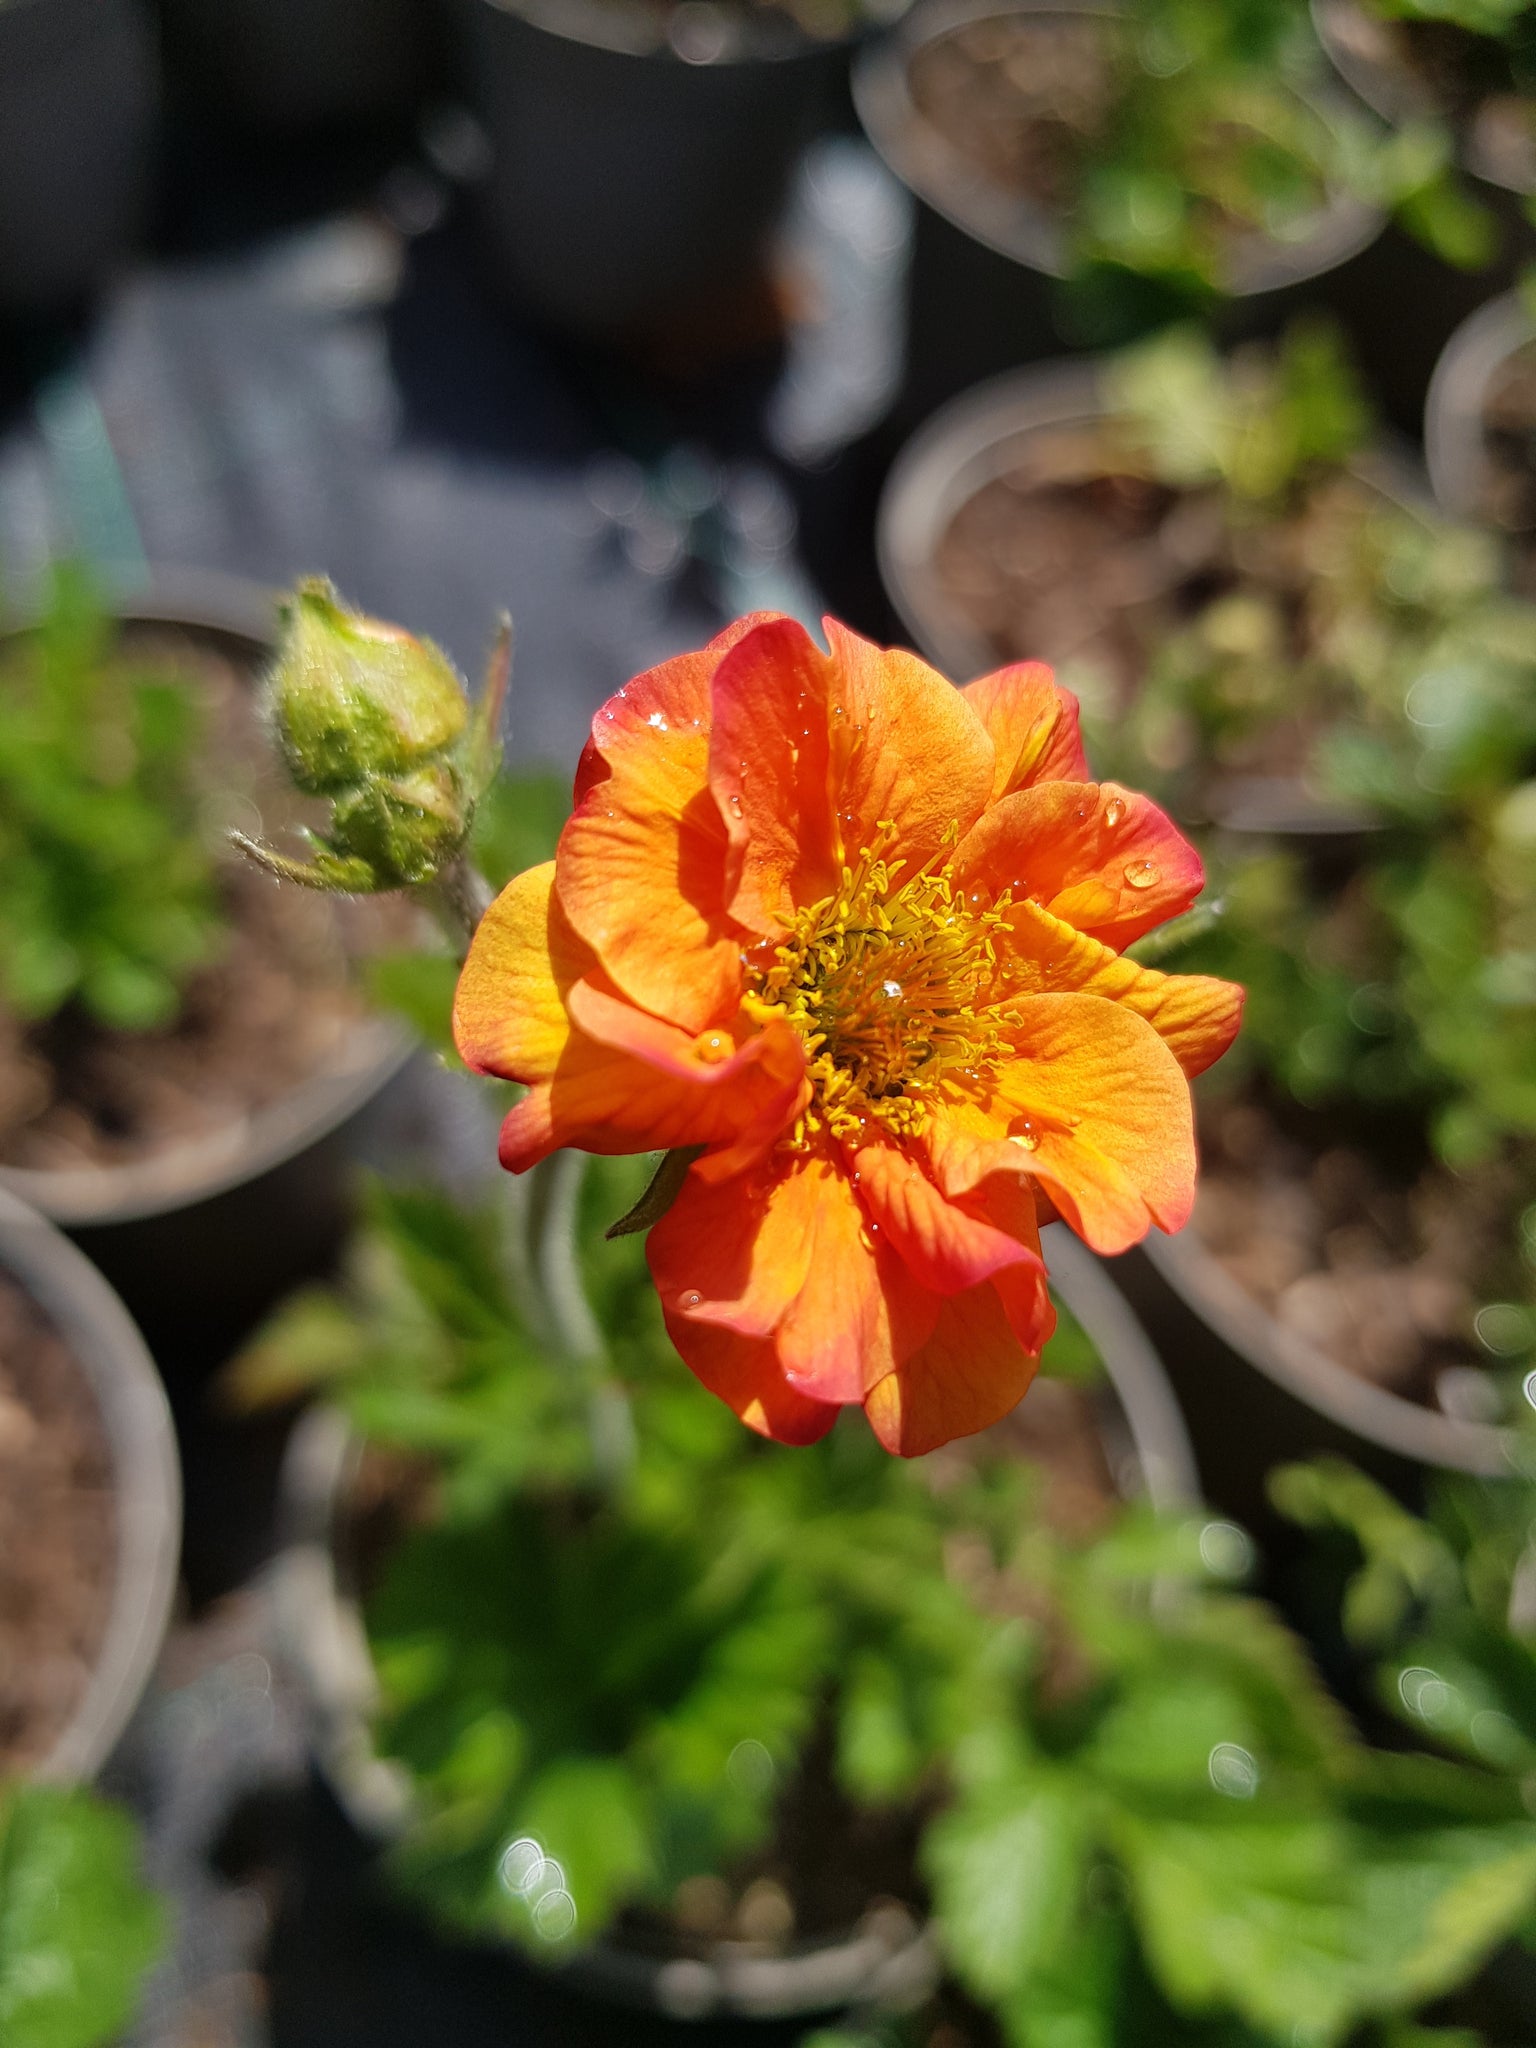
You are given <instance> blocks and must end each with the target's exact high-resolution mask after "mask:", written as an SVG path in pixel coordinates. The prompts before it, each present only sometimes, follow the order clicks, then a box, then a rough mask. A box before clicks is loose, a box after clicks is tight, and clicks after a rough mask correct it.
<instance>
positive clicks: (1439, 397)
mask: <svg viewBox="0 0 1536 2048" xmlns="http://www.w3.org/2000/svg"><path fill="white" fill-rule="evenodd" d="M1532 341H1536V316H1533V315H1532V313H1531V312H1530V310H1529V309H1528V307H1527V306H1526V303H1525V300H1524V299H1523V298H1522V296H1521V294H1520V293H1519V292H1518V291H1510V292H1502V293H1501V294H1500V295H1499V297H1498V298H1496V299H1490V300H1489V301H1488V302H1487V304H1486V305H1482V306H1479V307H1478V309H1477V311H1476V312H1475V313H1472V314H1469V315H1468V317H1467V318H1466V319H1465V320H1463V321H1462V323H1461V325H1460V326H1459V327H1458V328H1457V329H1456V331H1455V333H1454V334H1453V335H1452V336H1451V338H1450V340H1449V341H1448V342H1447V343H1446V344H1445V347H1444V348H1443V349H1442V350H1441V352H1440V360H1439V361H1438V362H1437V363H1436V364H1435V368H1434V374H1433V375H1432V376H1431V378H1430V380H1429V391H1428V393H1427V395H1426V397H1425V400H1424V459H1425V461H1426V463H1427V464H1428V467H1429V481H1430V484H1431V486H1432V488H1433V490H1434V493H1435V496H1436V498H1437V499H1438V500H1439V502H1440V504H1441V505H1442V506H1443V507H1444V509H1445V510H1446V511H1447V512H1448V513H1450V514H1451V516H1452V517H1453V518H1460V519H1476V518H1477V517H1478V511H1477V497H1478V481H1479V477H1480V474H1481V471H1482V467H1483V461H1482V453H1481V447H1480V443H1481V439H1482V424H1483V406H1484V403H1485V402H1486V399H1487V396H1488V386H1489V383H1490V382H1491V380H1492V378H1493V376H1494V373H1495V372H1496V371H1497V370H1499V369H1501V368H1502V367H1503V365H1504V364H1505V363H1506V362H1507V361H1508V360H1509V358H1510V357H1511V356H1512V355H1513V354H1514V353H1515V351H1516V350H1517V349H1520V348H1523V347H1525V346H1526V345H1527V344H1528V343H1530V342H1532Z"/></svg>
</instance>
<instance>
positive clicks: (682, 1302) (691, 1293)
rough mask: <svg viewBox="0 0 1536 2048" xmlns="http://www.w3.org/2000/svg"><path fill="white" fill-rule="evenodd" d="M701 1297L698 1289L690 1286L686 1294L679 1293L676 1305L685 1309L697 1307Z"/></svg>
mask: <svg viewBox="0 0 1536 2048" xmlns="http://www.w3.org/2000/svg"><path fill="white" fill-rule="evenodd" d="M703 1299H704V1297H703V1295H702V1294H700V1292H699V1290H698V1289H697V1288H696V1287H690V1288H689V1290H688V1292H687V1293H686V1294H680V1295H679V1296H678V1297H677V1305H678V1307H679V1308H680V1309H683V1310H684V1311H686V1310H688V1309H693V1308H697V1307H698V1305H699V1303H700V1302H701V1301H702V1300H703Z"/></svg>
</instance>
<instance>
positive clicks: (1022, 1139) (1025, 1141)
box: [1009, 1117, 1040, 1152]
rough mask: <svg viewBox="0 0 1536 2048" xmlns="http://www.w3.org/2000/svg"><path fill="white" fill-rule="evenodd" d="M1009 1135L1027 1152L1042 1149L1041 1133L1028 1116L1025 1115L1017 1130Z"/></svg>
mask: <svg viewBox="0 0 1536 2048" xmlns="http://www.w3.org/2000/svg"><path fill="white" fill-rule="evenodd" d="M1009 1136H1010V1137H1011V1138H1012V1139H1013V1142H1014V1144H1015V1145H1020V1146H1022V1147H1023V1149H1024V1150H1025V1151H1026V1152H1038V1151H1039V1150H1040V1133H1039V1132H1038V1131H1037V1130H1036V1129H1035V1126H1034V1125H1033V1123H1031V1121H1030V1120H1029V1118H1028V1117H1025V1119H1024V1121H1023V1122H1022V1123H1021V1124H1020V1125H1019V1128H1018V1129H1017V1130H1016V1131H1010V1132H1009Z"/></svg>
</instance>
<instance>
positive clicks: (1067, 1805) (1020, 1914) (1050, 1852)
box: [923, 1777, 1093, 1997]
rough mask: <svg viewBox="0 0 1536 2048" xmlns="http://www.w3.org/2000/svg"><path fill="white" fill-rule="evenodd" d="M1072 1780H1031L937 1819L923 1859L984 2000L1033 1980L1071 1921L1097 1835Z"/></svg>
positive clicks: (949, 1941)
mask: <svg viewBox="0 0 1536 2048" xmlns="http://www.w3.org/2000/svg"><path fill="white" fill-rule="evenodd" d="M1092 1827H1093V1821H1092V1816H1091V1810H1090V1809H1089V1807H1088V1805H1087V1803H1086V1802H1085V1799H1084V1794H1083V1788H1082V1787H1081V1786H1079V1785H1078V1784H1076V1783H1074V1782H1073V1781H1072V1780H1071V1779H1063V1780H1060V1781H1053V1780H1051V1779H1050V1778H1045V1777H1042V1778H1040V1779H1028V1780H1024V1781H1021V1782H1018V1783H1016V1784H1015V1785H1014V1786H1013V1787H1012V1788H1011V1789H1008V1790H1004V1789H1002V1788H994V1789H992V1790H990V1791H988V1792H986V1793H984V1794H979V1795H972V1796H970V1797H968V1798H962V1799H961V1800H959V1801H958V1802H957V1803H956V1804H955V1805H953V1806H952V1807H951V1808H950V1809H949V1811H948V1812H946V1813H943V1814H941V1815H940V1816H939V1818H938V1819H937V1820H936V1821H934V1822H933V1824H932V1826H931V1827H930V1828H929V1829H928V1831H927V1834H926V1835H925V1837H924V1840H923V1863H924V1868H925V1870H926V1872H927V1875H928V1878H929V1881H930V1883H931V1884H932V1886H933V1893H934V1903H935V1906H936V1909H937V1911H938V1914H939V1918H940V1921H941V1924H942V1926H943V1930H944V1942H945V1947H946V1949H947V1951H948V1953H949V1957H950V1960H951V1962H952V1963H953V1965H954V1967H955V1970H956V1971H957V1973H958V1974H959V1976H960V1977H961V1978H962V1980H963V1981H964V1982H965V1983H966V1984H967V1985H968V1986H969V1987H970V1988H971V1989H972V1990H974V1991H976V1992H978V1993H979V1994H980V1995H981V1996H983V1997H998V1996H1001V1995H1003V1994H1005V1993H1009V1992H1012V1991H1014V1990H1016V1989H1017V1988H1018V1987H1019V1986H1021V1985H1026V1984H1027V1983H1028V1982H1029V1980H1030V1978H1031V1977H1032V1975H1033V1974H1034V1972H1035V1971H1036V1970H1038V1969H1040V1968H1041V1967H1042V1966H1043V1965H1044V1964H1045V1963H1046V1962H1047V1961H1049V1959H1050V1958H1051V1957H1052V1956H1053V1954H1054V1953H1055V1952H1056V1950H1057V1949H1058V1948H1059V1946H1060V1945H1061V1943H1062V1942H1063V1941H1064V1940H1065V1939H1066V1937H1067V1934H1068V1932H1069V1930H1070V1928H1071V1926H1072V1923H1073V1920H1074V1917H1075V1914H1076V1909H1077V1898H1078V1889H1079V1886H1080V1885H1081V1882H1082V1878H1083V1873H1084V1868H1085V1863H1086V1859H1087V1855H1088V1851H1089V1846H1090V1842H1091V1838H1092Z"/></svg>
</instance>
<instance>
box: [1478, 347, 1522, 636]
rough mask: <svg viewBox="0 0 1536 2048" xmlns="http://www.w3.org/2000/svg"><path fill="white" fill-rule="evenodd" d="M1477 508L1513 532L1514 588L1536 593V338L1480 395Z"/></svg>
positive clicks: (1502, 366) (1504, 365) (1507, 362)
mask: <svg viewBox="0 0 1536 2048" xmlns="http://www.w3.org/2000/svg"><path fill="white" fill-rule="evenodd" d="M1483 454H1484V457H1485V462H1484V469H1483V478H1482V485H1483V488H1482V490H1481V492H1480V494H1479V496H1480V502H1479V505H1478V512H1479V514H1480V516H1481V517H1482V518H1484V519H1486V520H1487V521H1488V522H1489V523H1490V524H1491V525H1493V526H1498V527H1502V528H1503V529H1504V530H1505V532H1507V533H1508V534H1509V535H1510V537H1511V542H1512V547H1513V556H1514V581H1515V588H1516V589H1517V590H1518V591H1519V592H1520V594H1521V595H1522V596H1524V597H1531V598H1536V341H1528V342H1526V344H1525V346H1524V347H1523V348H1518V349H1516V350H1515V351H1514V353H1513V354H1512V355H1510V356H1507V357H1506V358H1505V360H1504V361H1503V362H1502V363H1501V364H1500V365H1499V367H1498V369H1497V370H1496V371H1495V372H1494V374H1493V376H1492V377H1491V378H1490V379H1489V380H1488V390H1487V394H1486V396H1485V397H1484V400H1483Z"/></svg>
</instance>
